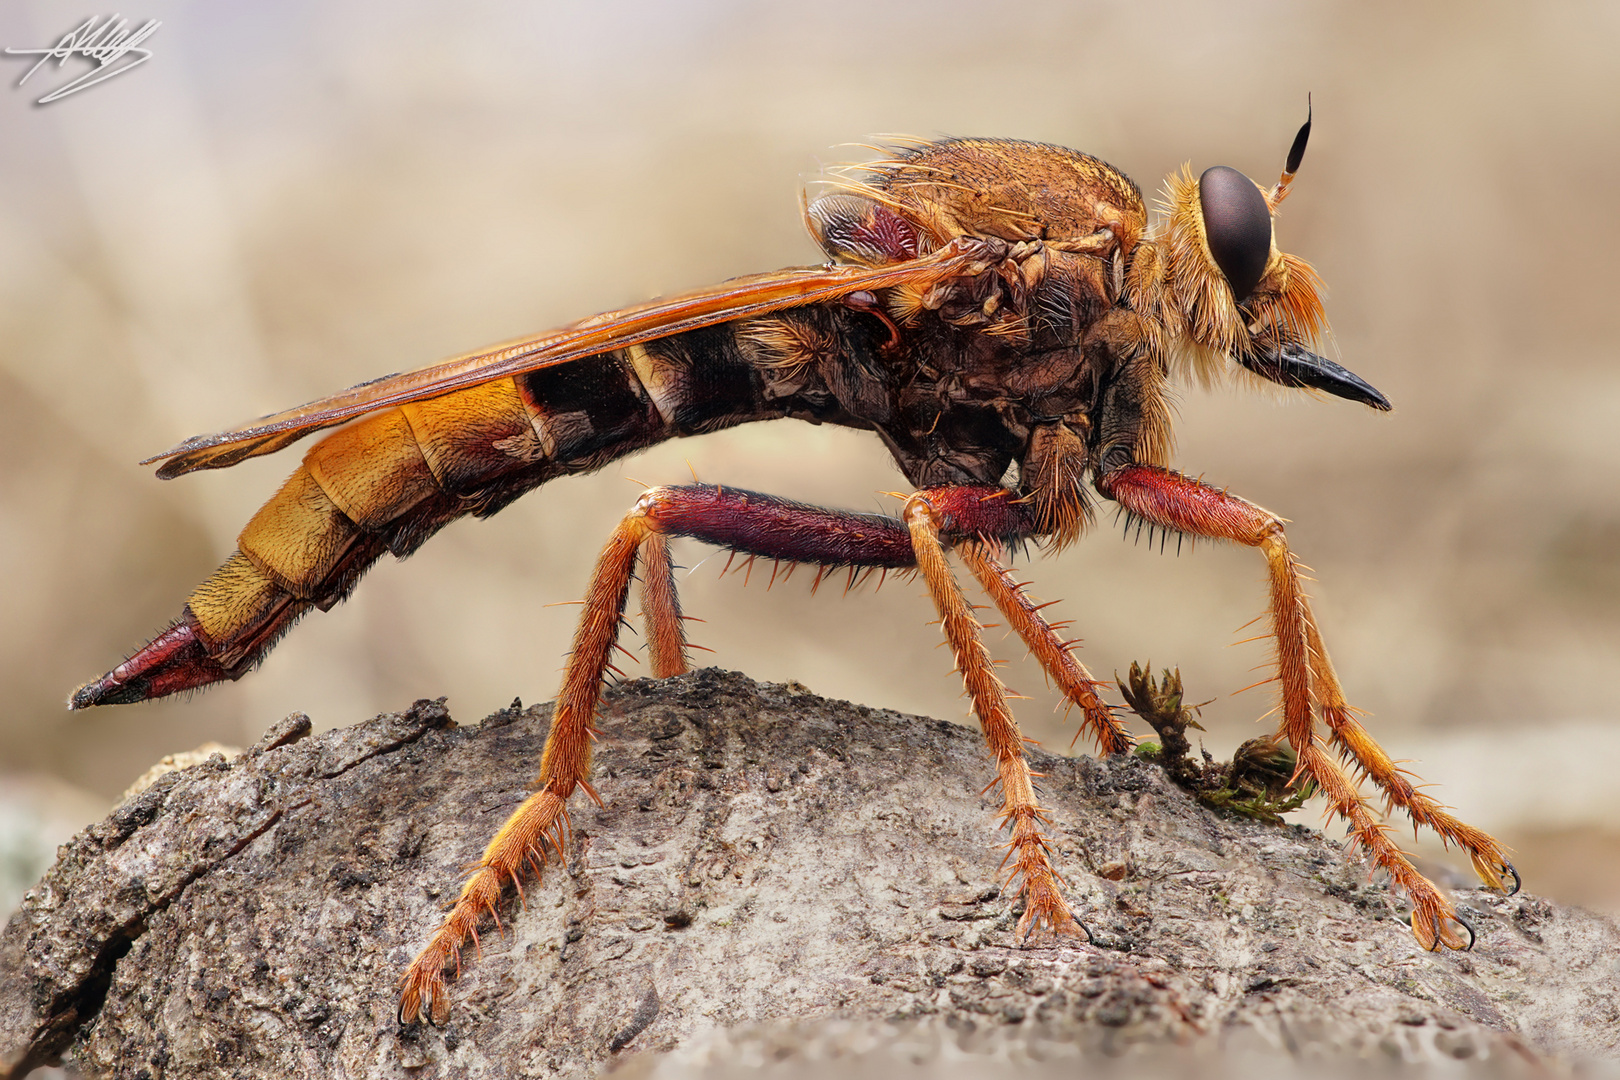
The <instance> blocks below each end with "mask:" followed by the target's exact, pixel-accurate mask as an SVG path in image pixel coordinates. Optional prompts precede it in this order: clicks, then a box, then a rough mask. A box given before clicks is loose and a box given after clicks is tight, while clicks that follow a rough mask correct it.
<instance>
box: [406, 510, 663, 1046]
mask: <svg viewBox="0 0 1620 1080" xmlns="http://www.w3.org/2000/svg"><path fill="white" fill-rule="evenodd" d="M646 503H647V498H646V497H643V499H642V500H641V502H638V503H637V504H636V508H635V509H634V510H632V511H631V512H630V513H629V514H628V515H627V516H626V517H625V519H624V520H623V521H622V522H620V524H619V527H618V528H617V529H615V530H614V532H613V536H612V538H611V539H609V540H608V542H607V546H606V547H605V548H603V549H602V554H601V556H600V557H599V558H598V559H597V562H596V569H595V571H594V572H593V573H592V575H591V586H590V591H589V593H587V595H586V597H585V610H584V614H583V615H582V616H581V617H580V621H579V629H578V630H577V631H575V634H574V651H573V653H572V654H570V656H569V658H568V667H567V670H566V671H565V672H564V674H563V685H562V690H561V692H560V693H558V695H557V703H556V705H555V707H554V708H553V710H552V714H551V732H550V734H549V735H547V736H546V745H545V749H544V750H543V751H541V755H540V781H539V782H540V790H538V791H536V792H535V793H534V794H533V795H531V796H529V797H528V798H527V799H525V800H524V801H523V803H522V804H521V805H520V806H519V807H518V808H517V810H515V811H513V813H512V816H511V817H509V818H507V819H506V823H505V824H504V825H502V826H501V828H500V831H498V832H497V833H496V834H495V838H494V839H493V840H491V841H490V842H489V846H488V847H487V848H485V849H484V854H483V857H482V858H480V859H479V860H478V863H477V865H476V867H475V868H474V870H473V873H472V876H471V877H470V878H468V879H467V883H466V885H464V886H463V887H462V890H461V895H460V896H459V897H458V898H457V899H456V903H455V906H454V907H453V908H452V909H451V911H450V914H449V916H448V917H446V919H445V920H444V923H443V924H442V925H441V926H440V927H439V929H438V930H437V931H435V932H434V934H433V936H432V938H430V939H429V940H428V944H427V947H426V948H424V949H423V950H422V951H421V953H419V954H418V955H417V957H416V959H415V960H413V961H411V964H410V966H409V967H408V968H406V969H405V975H404V977H403V979H402V980H401V991H400V998H399V1018H400V1021H401V1022H402V1023H414V1022H416V1021H417V1020H419V1019H421V1018H422V1016H423V1014H424V1011H425V1012H426V1015H427V1016H428V1017H429V1018H430V1019H431V1020H432V1021H433V1022H434V1023H442V1022H443V1021H444V1020H445V1018H446V1017H447V1016H448V1015H449V1010H450V1002H449V998H448V997H447V996H446V991H445V982H444V969H445V966H446V965H447V964H449V963H450V961H451V960H454V961H455V964H456V968H457V970H458V971H459V970H460V967H461V946H462V945H463V943H465V942H466V940H467V939H468V938H469V937H470V938H472V939H473V942H474V944H475V945H476V944H477V941H478V925H479V922H480V921H481V920H482V919H483V917H484V915H485V913H486V912H487V913H488V914H489V915H490V916H491V917H492V918H493V919H494V920H495V922H496V923H497V925H498V924H499V919H500V916H499V913H498V905H499V903H500V900H501V894H502V892H503V891H504V889H505V886H506V884H507V883H508V882H511V884H512V885H514V886H516V887H518V888H519V889H520V890H521V875H522V873H523V869H524V864H525V863H527V864H529V865H531V866H533V867H534V869H535V872H536V873H537V874H538V873H539V872H540V871H541V870H542V869H543V868H544V867H545V865H546V864H547V863H548V862H549V861H550V860H551V858H552V857H555V858H556V859H557V861H558V862H562V861H563V859H564V857H565V856H564V843H565V841H566V838H567V834H568V811H567V802H568V797H569V796H570V795H572V794H573V793H574V789H575V788H577V787H583V788H584V789H585V791H586V793H587V794H588V795H590V796H591V798H592V799H594V800H596V801H597V802H598V803H600V802H601V800H600V799H597V797H596V792H595V791H594V790H592V788H591V786H590V783H589V780H588V779H587V778H588V777H589V775H590V767H591V740H592V739H593V738H594V737H595V734H594V731H593V728H592V722H593V721H594V720H595V718H596V706H597V702H598V701H599V700H600V698H601V693H602V676H603V674H604V673H605V672H606V671H607V670H608V667H609V661H610V659H611V657H612V652H613V648H614V646H615V645H616V644H617V643H618V636H619V623H620V621H621V620H622V619H623V618H624V604H625V599H626V597H627V596H628V595H629V591H630V579H631V576H632V575H633V573H634V571H635V566H636V552H637V549H638V547H640V545H641V544H642V543H643V542H644V541H646V540H647V538H648V536H649V534H651V533H652V531H653V530H652V527H651V525H650V523H649V521H648V513H647V506H646ZM677 626H678V622H677Z"/></svg>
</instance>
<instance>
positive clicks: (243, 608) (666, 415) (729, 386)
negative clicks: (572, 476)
mask: <svg viewBox="0 0 1620 1080" xmlns="http://www.w3.org/2000/svg"><path fill="white" fill-rule="evenodd" d="M789 408H790V405H789V403H787V402H785V401H776V400H772V395H771V394H770V392H769V389H768V388H767V386H766V385H765V382H764V380H762V379H761V377H760V375H759V374H758V371H757V369H756V368H755V366H754V365H752V364H750V363H749V362H748V360H747V359H746V358H745V357H744V355H743V354H742V353H741V352H740V351H739V348H738V345H737V343H736V335H735V333H734V331H733V330H732V329H731V328H730V327H717V328H714V329H712V330H705V331H698V332H695V333H692V334H687V335H682V336H681V337H677V338H670V339H665V340H662V341H657V342H653V343H650V344H649V345H647V346H637V347H635V348H634V349H624V350H619V351H616V352H613V353H607V354H603V355H601V356H597V357H592V358H589V359H587V360H584V361H576V362H574V363H571V364H564V365H559V366H556V367H552V368H542V369H540V370H537V371H532V372H528V373H526V374H523V375H519V376H516V377H512V378H504V379H498V380H495V381H492V382H488V383H484V384H481V385H479V386H475V387H471V388H469V389H467V390H461V391H457V392H455V393H451V394H446V395H444V396H442V397H438V398H432V399H429V400H426V401H415V402H409V403H407V404H404V405H401V406H399V407H398V408H394V409H390V410H388V411H386V412H382V413H378V414H376V415H374V416H368V417H366V418H364V419H362V420H360V421H359V422H357V423H355V424H352V425H350V426H348V427H345V428H341V429H339V430H338V431H336V432H334V433H333V434H331V435H328V436H326V437H325V438H324V439H322V440H321V441H320V442H318V443H316V444H315V445H314V446H313V447H311V448H310V450H309V452H308V453H307V454H306V455H305V457H304V462H303V464H302V465H300V466H299V467H298V469H297V471H295V472H294V473H293V474H292V476H291V477H289V478H288V480H287V481H286V483H285V484H283V485H282V487H281V490H279V491H278V492H276V494H275V495H274V496H272V497H271V499H270V501H269V502H267V503H265V505H264V506H263V507H262V508H260V510H259V512H258V513H256V514H255V515H254V516H253V518H252V520H251V521H249V522H248V524H247V527H246V528H244V529H243V530H242V533H241V535H240V537H239V538H238V540H237V550H236V551H235V552H233V553H232V554H231V556H230V557H229V558H228V559H226V560H225V563H224V565H223V566H221V567H220V568H219V569H218V570H216V571H215V572H214V573H213V574H212V575H211V576H210V577H209V578H208V579H207V580H206V581H204V582H203V583H202V584H201V585H199V586H198V587H197V589H196V590H195V591H194V592H193V593H192V594H191V597H190V599H189V600H188V601H187V603H186V606H185V609H184V610H183V611H182V613H181V616H180V618H179V620H177V621H176V622H175V623H174V624H173V625H172V626H171V627H170V628H169V629H168V630H166V631H165V632H164V633H163V634H160V635H159V636H158V637H157V638H155V639H154V640H153V641H152V642H150V643H149V644H148V645H147V646H146V647H144V648H143V649H142V650H141V651H140V652H138V653H137V654H136V655H135V656H134V657H132V658H131V659H130V660H129V661H127V662H126V663H124V664H122V665H120V666H119V667H118V668H116V669H114V670H113V671H111V672H109V673H108V674H106V675H104V676H103V677H102V678H100V679H97V680H96V681H94V682H92V683H89V684H87V685H86V686H84V687H82V688H80V689H79V690H78V692H76V693H75V694H74V695H73V699H72V702H71V704H72V706H73V707H74V708H83V707H86V706H90V705H103V704H119V703H125V702H132V701H143V700H146V699H148V698H153V697H160V696H163V695H165V694H170V693H174V692H176V691H179V690H187V689H193V688H195V687H199V686H206V685H208V684H209V683H213V682H218V681H220V680H222V679H235V678H239V677H240V676H241V675H243V674H244V673H246V672H247V671H249V670H250V669H252V667H253V666H254V665H255V664H257V663H258V661H259V660H261V659H262V658H263V656H264V655H265V653H266V652H268V651H269V649H270V648H271V647H272V646H273V645H274V644H275V642H276V640H277V639H278V638H279V637H280V635H281V634H282V633H284V632H285V631H286V630H287V628H288V627H290V626H291V625H292V624H293V622H295V621H296V620H297V619H298V618H299V617H300V616H301V615H303V614H304V613H305V612H307V611H308V610H309V609H310V608H312V607H313V608H319V609H321V610H326V609H328V608H330V607H332V605H334V604H336V603H337V602H338V601H340V600H342V599H343V598H344V597H346V596H347V595H348V594H349V592H350V590H352V589H353V588H354V586H355V583H356V582H357V581H358V580H359V579H360V577H361V575H362V574H364V573H365V571H366V570H367V569H368V568H369V567H370V566H371V565H372V563H374V562H375V561H376V560H377V559H378V558H379V557H380V556H381V555H382V554H383V553H384V552H391V553H393V554H394V555H396V556H399V557H403V556H405V555H408V554H410V553H411V552H412V551H415V550H416V548H417V547H418V546H419V545H420V544H421V543H422V542H423V541H425V540H426V539H427V538H428V537H430V536H431V535H433V533H435V532H437V531H438V530H439V529H440V528H442V527H443V526H444V525H446V524H447V523H449V522H450V521H453V520H454V519H456V518H458V517H461V516H463V515H466V514H473V515H476V516H486V515H488V514H492V513H494V512H495V511H497V510H499V509H501V508H502V507H504V506H505V505H507V504H508V503H509V502H511V501H512V500H513V499H515V498H516V497H517V496H519V495H521V494H523V493H524V492H526V491H528V490H530V489H532V488H534V487H536V486H537V485H539V484H542V483H544V482H545V481H546V480H549V479H551V478H552V477H554V476H558V475H562V474H565V473H574V472H585V471H589V470H592V469H595V468H599V467H600V466H602V465H604V464H606V463H607V462H609V461H611V460H613V459H614V458H618V457H622V456H623V455H625V454H627V453H630V452H632V451H634V450H638V449H641V448H643V447H646V446H649V445H651V444H653V443H656V442H660V441H662V440H664V439H666V438H669V437H671V436H673V435H677V434H688V433H691V432H694V431H699V430H711V429H714V428H719V427H727V426H731V425H732V424H737V423H741V422H745V421H748V420H755V419H765V418H768V417H772V416H780V415H783V414H784V413H785V412H787V411H789Z"/></svg>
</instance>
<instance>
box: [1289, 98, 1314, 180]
mask: <svg viewBox="0 0 1620 1080" xmlns="http://www.w3.org/2000/svg"><path fill="white" fill-rule="evenodd" d="M1310 139H1311V95H1310V94H1308V93H1307V94H1306V95H1305V124H1304V126H1303V127H1301V128H1300V129H1299V134H1298V135H1295V136H1294V145H1293V146H1292V147H1290V148H1289V150H1288V164H1286V165H1284V166H1283V172H1284V173H1287V174H1288V175H1289V176H1292V175H1294V174H1295V173H1297V172H1299V163H1300V162H1301V161H1303V160H1304V159H1305V144H1306V143H1307V142H1309V141H1310Z"/></svg>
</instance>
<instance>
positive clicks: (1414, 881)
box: [1098, 465, 1517, 949]
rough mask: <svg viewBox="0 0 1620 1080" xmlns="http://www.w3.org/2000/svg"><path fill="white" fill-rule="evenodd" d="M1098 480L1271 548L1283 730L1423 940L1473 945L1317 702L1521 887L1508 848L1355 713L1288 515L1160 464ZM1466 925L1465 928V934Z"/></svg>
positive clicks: (1437, 818) (1357, 753) (1418, 803)
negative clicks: (1407, 904)
mask: <svg viewBox="0 0 1620 1080" xmlns="http://www.w3.org/2000/svg"><path fill="white" fill-rule="evenodd" d="M1098 486H1099V487H1100V488H1101V489H1102V490H1103V492H1104V493H1105V494H1107V495H1108V496H1109V497H1110V498H1112V499H1114V500H1116V501H1117V502H1118V503H1119V504H1120V505H1121V506H1123V507H1125V508H1126V509H1127V510H1128V511H1130V512H1131V513H1132V514H1135V515H1137V516H1139V517H1141V518H1142V519H1144V520H1146V521H1149V522H1152V523H1153V524H1156V525H1162V526H1165V527H1167V528H1171V529H1177V530H1180V531H1181V532H1185V533H1189V534H1191V535H1194V536H1207V537H1212V538H1215V539H1222V540H1235V541H1237V542H1238V543H1241V544H1247V545H1248V546H1250V547H1256V548H1259V549H1260V550H1261V551H1262V552H1263V553H1264V554H1265V556H1266V564H1267V567H1268V569H1269V576H1270V582H1271V603H1270V608H1271V619H1272V632H1273V634H1274V635H1275V638H1276V642H1277V678H1278V682H1279V684H1280V688H1281V691H1282V721H1281V725H1280V729H1279V734H1280V735H1282V736H1284V737H1286V738H1287V739H1288V742H1289V743H1290V745H1292V746H1293V748H1294V751H1295V753H1297V754H1298V757H1299V772H1300V774H1301V775H1304V776H1307V777H1309V778H1310V779H1311V780H1313V781H1315V782H1316V784H1317V786H1318V787H1319V788H1320V789H1321V790H1322V792H1323V794H1324V795H1325V796H1326V797H1327V799H1328V802H1329V804H1330V805H1331V806H1332V808H1333V811H1334V812H1335V813H1337V814H1338V815H1339V816H1341V817H1343V818H1344V819H1345V820H1346V821H1347V822H1348V823H1349V829H1350V835H1351V836H1352V837H1353V838H1354V840H1355V841H1356V842H1357V843H1358V844H1360V845H1361V846H1362V847H1363V849H1364V850H1366V852H1367V853H1368V855H1369V856H1370V857H1371V858H1372V860H1373V862H1374V863H1375V864H1376V865H1377V866H1380V867H1382V868H1383V869H1385V870H1387V871H1388V872H1389V874H1390V877H1391V878H1393V879H1394V881H1395V882H1396V884H1397V885H1399V886H1400V887H1402V888H1404V889H1405V890H1406V891H1407V894H1408V895H1409V896H1410V897H1411V899H1412V931H1413V933H1414V934H1415V935H1416V936H1417V939H1418V941H1419V942H1420V943H1421V944H1422V945H1423V947H1424V948H1426V949H1436V948H1439V947H1440V946H1441V945H1444V946H1446V947H1447V948H1453V949H1460V948H1467V947H1469V946H1470V945H1472V944H1473V931H1472V928H1470V927H1469V926H1468V924H1467V923H1466V922H1464V921H1463V920H1462V919H1461V918H1460V917H1459V916H1458V915H1457V913H1456V910H1455V909H1454V908H1453V907H1452V906H1451V904H1450V903H1449V902H1448V901H1446V900H1445V899H1444V898H1443V897H1442V896H1441V895H1440V892H1439V890H1437V889H1436V888H1435V887H1434V885H1432V884H1431V883H1430V882H1429V881H1428V880H1427V879H1425V878H1424V877H1423V876H1422V875H1421V874H1419V873H1418V872H1417V870H1416V868H1415V867H1413V865H1412V863H1411V861H1410V860H1409V859H1408V858H1407V857H1406V855H1405V853H1404V852H1402V851H1401V849H1400V847H1399V846H1397V845H1396V844H1395V842H1394V841H1393V840H1391V839H1390V837H1389V835H1388V833H1387V832H1386V831H1385V829H1384V826H1383V824H1382V823H1381V822H1380V821H1379V820H1378V819H1377V817H1376V816H1375V815H1374V814H1373V813H1372V811H1371V810H1370V809H1369V808H1368V806H1367V803H1366V800H1365V799H1364V798H1362V795H1361V792H1360V791H1359V789H1358V787H1357V785H1356V782H1355V781H1354V780H1353V779H1352V778H1351V776H1350V775H1349V774H1348V773H1347V772H1346V771H1345V770H1344V769H1343V768H1342V767H1341V766H1340V765H1339V763H1338V762H1337V761H1335V760H1334V759H1333V756H1332V755H1331V754H1330V753H1329V752H1328V749H1327V746H1326V745H1325V743H1324V742H1323V740H1321V739H1319V738H1318V737H1317V734H1316V730H1315V719H1314V717H1313V715H1312V701H1313V700H1314V701H1315V702H1316V705H1317V707H1319V708H1320V709H1321V711H1322V714H1323V721H1324V723H1325V724H1326V726H1327V728H1328V736H1329V738H1330V739H1331V740H1332V742H1333V743H1334V744H1335V745H1337V746H1338V747H1339V748H1340V749H1341V750H1343V751H1345V752H1346V753H1347V754H1348V755H1349V756H1350V758H1351V759H1352V760H1353V761H1354V762H1355V763H1356V764H1357V765H1358V766H1359V767H1360V768H1361V769H1363V770H1364V771H1365V772H1366V773H1367V775H1368V776H1370V777H1371V778H1372V779H1373V782H1374V783H1376V784H1377V785H1378V786H1379V787H1380V788H1382V789H1383V790H1384V792H1385V794H1386V795H1387V796H1388V797H1389V799H1390V801H1391V802H1392V803H1393V804H1394V805H1397V806H1400V807H1402V808H1403V809H1405V810H1406V811H1407V812H1408V813H1409V814H1410V815H1411V816H1412V819H1413V820H1414V821H1415V822H1418V823H1421V824H1426V825H1429V826H1430V827H1432V828H1434V829H1435V830H1436V831H1437V832H1438V833H1439V834H1440V836H1441V837H1442V838H1444V839H1446V840H1447V841H1450V842H1454V843H1457V844H1460V845H1461V846H1463V847H1464V848H1465V849H1466V850H1468V852H1469V853H1470V855H1472V856H1473V860H1474V864H1475V866H1476V867H1477V868H1479V870H1480V873H1481V876H1483V877H1485V879H1486V881H1487V882H1489V883H1490V884H1492V885H1502V884H1505V883H1506V882H1507V879H1508V878H1509V877H1512V878H1513V884H1514V886H1515V887H1516V886H1517V875H1516V874H1514V873H1513V870H1512V867H1511V865H1510V864H1509V863H1508V862H1507V858H1506V849H1504V848H1503V847H1502V845H1501V844H1499V843H1498V842H1497V841H1496V840H1494V839H1492V838H1491V837H1490V836H1488V835H1486V834H1485V833H1483V832H1480V831H1479V830H1477V829H1472V828H1470V827H1468V826H1466V825H1463V824H1462V823H1461V822H1458V821H1456V819H1454V818H1452V817H1451V816H1450V815H1449V814H1445V813H1444V812H1443V811H1441V810H1440V809H1439V807H1438V805H1436V804H1435V803H1433V801H1432V800H1430V799H1429V798H1428V797H1427V796H1424V795H1421V794H1420V793H1418V792H1416V791H1415V790H1413V788H1412V786H1411V784H1410V783H1408V782H1407V780H1406V778H1405V777H1404V776H1402V775H1401V773H1400V771H1399V770H1397V769H1396V768H1395V766H1394V764H1393V763H1392V762H1391V761H1390V760H1389V757H1388V756H1387V755H1386V754H1385V753H1384V751H1383V750H1382V749H1381V748H1380V747H1379V746H1378V744H1377V743H1375V742H1374V741H1373V740H1372V737H1371V736H1370V735H1368V734H1367V731H1366V729H1365V728H1363V727H1362V726H1361V724H1360V723H1359V722H1357V721H1356V720H1354V719H1353V718H1352V717H1351V716H1350V711H1349V706H1348V705H1347V704H1346V703H1345V700H1344V695H1343V693H1342V691H1341V690H1340V689H1339V682H1338V677H1337V676H1336V675H1335V674H1334V671H1333V665H1332V662H1331V661H1330V660H1329V659H1328V654H1327V650H1326V648H1325V647H1324V646H1323V644H1322V638H1321V634H1320V632H1319V631H1318V630H1317V628H1316V620H1315V617H1314V616H1313V615H1312V614H1311V609H1310V602H1309V600H1308V599H1307V598H1306V596H1305V592H1304V588H1303V585H1302V582H1301V579H1300V573H1299V563H1298V560H1297V559H1295V557H1294V555H1293V553H1292V552H1291V551H1290V550H1289V548H1288V542H1287V540H1286V538H1285V537H1284V535H1283V527H1282V522H1281V520H1280V519H1278V518H1277V516H1276V515H1275V514H1272V513H1271V512H1269V511H1267V510H1263V509H1261V508H1260V507H1258V506H1256V505H1254V504H1253V503H1251V502H1247V501H1246V500H1243V499H1240V498H1237V497H1236V496H1233V495H1229V494H1227V493H1226V492H1224V491H1220V490H1217V489H1215V488H1212V487H1209V486H1208V485H1206V484H1203V483H1200V482H1198V481H1196V480H1193V479H1190V478H1189V477H1186V476H1182V475H1181V474H1180V473H1176V472H1171V471H1170V470H1168V469H1162V468H1158V467H1156V466H1148V465H1128V466H1125V467H1123V468H1120V469H1116V470H1114V471H1113V472H1110V473H1108V474H1107V475H1106V476H1104V477H1103V478H1102V480H1101V482H1100V483H1099V485H1098ZM1459 928H1461V930H1466V931H1467V936H1466V938H1465V937H1464V936H1463V934H1462V933H1461V932H1460V930H1459Z"/></svg>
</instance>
